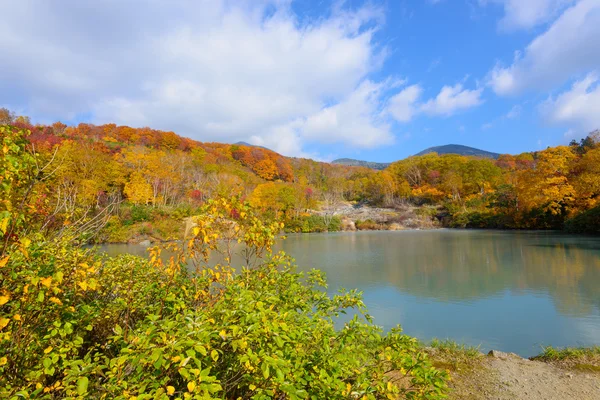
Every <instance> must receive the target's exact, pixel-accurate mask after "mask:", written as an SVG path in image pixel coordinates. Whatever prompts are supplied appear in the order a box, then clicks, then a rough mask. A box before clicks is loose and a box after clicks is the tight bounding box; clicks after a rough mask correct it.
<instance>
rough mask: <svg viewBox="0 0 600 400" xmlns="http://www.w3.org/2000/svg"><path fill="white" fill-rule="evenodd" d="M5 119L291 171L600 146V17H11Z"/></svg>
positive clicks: (154, 11) (266, 10)
mask: <svg viewBox="0 0 600 400" xmlns="http://www.w3.org/2000/svg"><path fill="white" fill-rule="evenodd" d="M0 9H2V10H3V14H4V15H6V16H10V17H9V18H4V19H3V22H2V24H0V54H2V63H1V64H0V107H6V108H9V109H10V110H13V111H15V112H16V113H17V114H20V115H28V116H30V117H31V119H32V122H34V123H51V122H55V121H58V120H60V121H62V122H65V123H67V124H78V123H80V122H88V123H94V124H102V123H111V122H113V123H117V124H120V125H128V126H133V127H144V126H149V127H151V128H155V129H161V130H166V131H174V132H176V133H177V134H180V135H182V136H186V137H190V138H193V139H196V140H200V141H215V142H224V143H234V142H237V141H246V142H249V143H252V144H256V145H262V146H266V147H269V148H271V149H273V150H275V151H278V152H280V153H282V154H284V155H287V156H297V157H309V158H314V159H318V160H326V161H327V160H332V159H335V158H340V157H351V158H358V159H363V160H369V161H394V160H398V159H401V158H404V157H407V156H410V155H412V154H415V153H417V152H419V151H421V150H423V149H425V148H427V147H431V146H437V145H444V144H463V145H467V146H473V147H477V148H481V149H483V150H488V151H494V152H498V153H512V154H517V153H521V152H525V151H534V150H541V149H544V148H546V147H548V146H556V145H561V144H567V143H568V142H570V141H571V140H573V139H575V140H579V139H581V138H583V137H585V136H586V134H587V133H588V132H591V131H593V130H595V129H598V128H600V39H598V38H600V0H527V1H525V0H386V1H379V0H370V1H362V0H347V1H326V0H297V1H291V0H236V1H233V0H144V1H142V0H129V1H123V0H96V1H80V0H63V1H60V2H49V1H46V0H20V1H13V0H0Z"/></svg>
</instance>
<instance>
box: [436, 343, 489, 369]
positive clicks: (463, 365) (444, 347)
mask: <svg viewBox="0 0 600 400" xmlns="http://www.w3.org/2000/svg"><path fill="white" fill-rule="evenodd" d="M424 347H426V348H427V349H428V352H429V353H430V356H431V358H432V359H433V364H434V366H435V367H436V368H440V369H447V370H449V371H460V370H469V369H472V368H473V367H474V366H475V365H476V364H478V362H479V359H480V358H481V356H482V354H481V352H480V351H479V347H472V346H467V345H464V344H459V343H456V342H454V341H452V340H439V339H433V340H432V341H431V342H430V343H429V344H426V345H424Z"/></svg>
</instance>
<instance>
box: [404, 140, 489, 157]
mask: <svg viewBox="0 0 600 400" xmlns="http://www.w3.org/2000/svg"><path fill="white" fill-rule="evenodd" d="M429 153H438V154H440V155H441V154H459V155H461V156H474V157H485V158H493V159H497V158H498V157H500V154H498V153H492V152H490V151H485V150H480V149H476V148H474V147H469V146H463V145H460V144H447V145H445V146H435V147H430V148H428V149H425V150H423V151H421V152H420V153H417V154H415V155H417V156H422V155H425V154H429Z"/></svg>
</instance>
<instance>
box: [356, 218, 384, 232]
mask: <svg viewBox="0 0 600 400" xmlns="http://www.w3.org/2000/svg"><path fill="white" fill-rule="evenodd" d="M382 228H383V225H382V224H379V223H377V222H375V221H373V220H372V219H367V220H364V221H361V220H359V221H356V229H358V230H359V231H369V230H378V229H382Z"/></svg>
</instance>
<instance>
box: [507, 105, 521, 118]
mask: <svg viewBox="0 0 600 400" xmlns="http://www.w3.org/2000/svg"><path fill="white" fill-rule="evenodd" d="M521 111H523V107H521V106H520V105H518V104H517V105H515V106H513V108H511V109H510V111H509V112H508V113H507V114H506V116H505V117H506V118H507V119H515V118H519V116H520V115H521Z"/></svg>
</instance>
